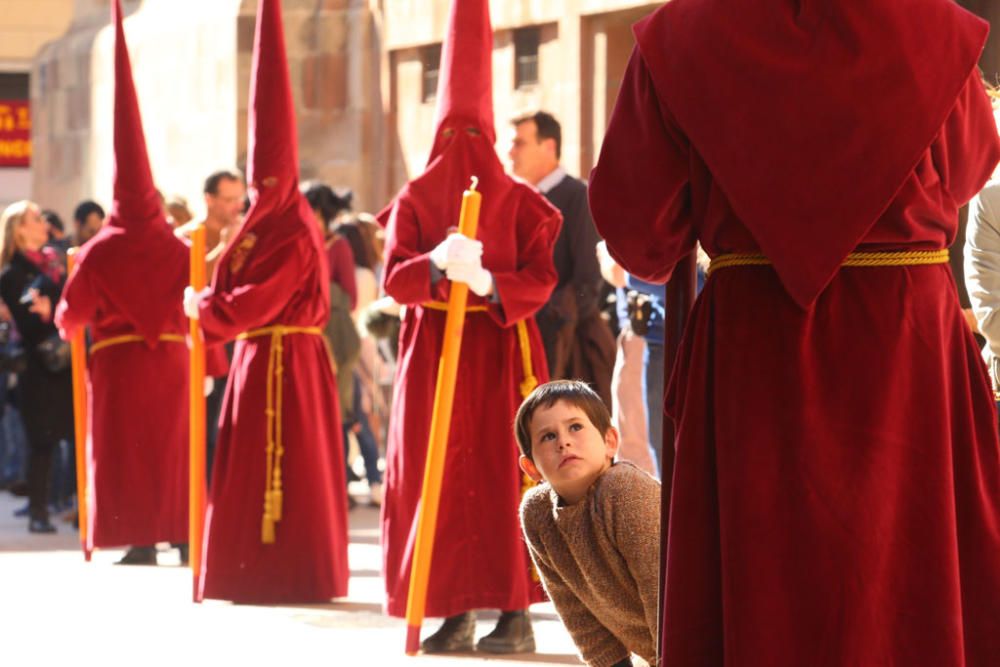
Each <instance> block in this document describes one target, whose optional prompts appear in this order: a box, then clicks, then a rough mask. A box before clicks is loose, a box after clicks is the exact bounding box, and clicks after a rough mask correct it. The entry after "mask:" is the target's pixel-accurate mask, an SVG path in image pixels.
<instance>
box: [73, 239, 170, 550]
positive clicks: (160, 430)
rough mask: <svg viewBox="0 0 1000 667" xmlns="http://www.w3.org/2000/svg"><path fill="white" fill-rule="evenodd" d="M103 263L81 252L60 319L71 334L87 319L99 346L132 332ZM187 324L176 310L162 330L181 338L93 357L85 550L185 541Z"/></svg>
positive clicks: (126, 346) (105, 350) (132, 344)
mask: <svg viewBox="0 0 1000 667" xmlns="http://www.w3.org/2000/svg"><path fill="white" fill-rule="evenodd" d="M163 224H164V226H165V225H166V223H163ZM160 240H162V241H164V242H166V243H170V242H171V240H172V239H171V238H170V237H169V236H168V235H164V236H163V238H162V239H160ZM178 245H180V243H179V242H178ZM91 253H93V251H91ZM175 259H176V260H177V266H178V270H177V271H174V273H176V274H178V275H179V276H181V279H180V280H175V281H174V282H175V284H176V290H175V291H176V293H175V294H174V299H173V300H174V302H175V303H176V302H177V299H180V297H181V293H182V291H183V289H184V277H183V276H184V274H186V272H187V264H186V262H185V261H184V260H185V259H186V258H185V255H184V252H183V248H180V252H179V253H177V256H176V257H175ZM107 268H108V267H106V266H105V265H102V264H101V263H100V261H99V259H98V258H96V257H94V258H92V259H91V261H87V255H84V256H83V258H82V261H81V262H80V264H79V265H78V267H77V269H76V271H74V273H73V275H72V276H70V279H69V281H68V282H67V283H66V288H65V289H64V290H63V295H62V302H61V305H60V308H59V312H58V317H57V323H58V325H59V328H60V329H61V330H62V331H64V332H67V333H65V334H64V336H65V337H66V338H67V339H68V338H69V336H70V333H69V332H72V331H73V330H75V329H77V328H80V327H84V326H87V325H88V324H89V325H90V331H91V336H92V344H93V345H99V344H100V343H101V342H102V341H106V340H108V339H111V338H116V337H118V336H125V335H134V334H135V333H136V327H135V325H134V324H133V323H132V322H131V321H130V320H129V319H128V318H127V317H125V316H124V315H123V314H122V312H121V311H120V310H118V309H117V308H116V307H115V304H114V301H113V297H109V295H108V294H107V291H106V289H107V288H106V285H107V283H106V282H105V281H103V280H102V279H101V276H98V275H95V274H99V273H105V272H106V271H107ZM105 277H106V276H105ZM153 278H154V276H153V275H151V276H150V279H153ZM186 329H187V320H186V319H185V318H184V314H183V313H182V312H181V309H180V307H179V306H178V307H176V308H175V312H173V313H172V314H171V316H170V318H169V319H168V321H167V322H166V323H165V324H164V325H162V331H163V333H164V334H172V335H174V336H177V337H179V338H180V340H179V341H157V342H156V343H155V344H153V345H150V344H149V343H147V342H146V341H134V342H128V343H122V344H118V345H112V346H109V347H104V348H101V349H97V350H96V351H94V352H92V353H91V354H90V356H89V359H88V363H87V366H88V372H89V375H88V378H89V383H88V385H87V393H88V396H89V408H90V409H89V411H88V415H87V424H88V426H89V433H88V437H87V479H88V481H89V486H88V489H87V491H88V494H87V508H88V509H87V519H88V526H89V530H88V533H87V538H88V544H87V548H88V549H93V548H94V547H113V546H123V545H132V544H155V543H156V542H174V543H186V542H187V541H188V419H187V416H188V348H187V345H186V344H185V342H184V336H185V334H186Z"/></svg>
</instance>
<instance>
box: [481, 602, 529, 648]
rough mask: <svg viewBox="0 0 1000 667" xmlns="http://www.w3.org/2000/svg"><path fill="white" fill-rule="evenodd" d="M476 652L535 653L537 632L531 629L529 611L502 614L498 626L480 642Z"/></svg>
mask: <svg viewBox="0 0 1000 667" xmlns="http://www.w3.org/2000/svg"><path fill="white" fill-rule="evenodd" d="M476 650H477V651H483V652H484V653H534V652H535V632H534V631H533V630H532V629H531V618H530V617H529V616H528V610H527V609H521V610H519V611H505V612H503V613H502V614H500V620H499V621H497V626H496V627H495V628H493V632H491V633H490V634H488V635H486V636H485V637H482V638H481V639H480V640H479V642H478V643H477V644H476Z"/></svg>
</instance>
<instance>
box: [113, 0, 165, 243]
mask: <svg viewBox="0 0 1000 667" xmlns="http://www.w3.org/2000/svg"><path fill="white" fill-rule="evenodd" d="M111 21H112V22H113V23H114V24H115V118H114V121H115V128H114V147H115V163H114V201H113V203H112V205H111V214H110V215H109V216H108V220H107V223H106V224H108V225H112V226H116V227H130V226H136V225H150V224H158V223H162V224H164V225H165V224H166V222H167V221H166V216H165V215H164V213H163V207H162V206H161V205H160V198H159V195H157V193H156V187H155V186H154V185H153V174H152V171H151V170H150V168H149V156H148V155H147V153H146V138H145V135H144V134H143V131H142V117H141V116H140V115H139V99H138V98H137V97H136V94H135V82H134V81H133V79H132V65H131V62H130V61H129V55H128V46H127V44H126V43H125V30H124V28H123V26H122V7H121V1H120V0H112V1H111Z"/></svg>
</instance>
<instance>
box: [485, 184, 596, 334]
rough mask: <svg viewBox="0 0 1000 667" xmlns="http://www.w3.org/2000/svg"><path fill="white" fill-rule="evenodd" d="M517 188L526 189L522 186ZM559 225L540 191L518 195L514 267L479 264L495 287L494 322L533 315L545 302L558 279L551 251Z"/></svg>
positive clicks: (510, 322) (559, 219)
mask: <svg viewBox="0 0 1000 667" xmlns="http://www.w3.org/2000/svg"><path fill="white" fill-rule="evenodd" d="M518 188H519V189H520V188H524V189H525V190H527V188H525V186H518ZM560 227H562V214H560V213H559V212H558V211H557V210H556V209H555V208H554V207H552V206H550V205H549V204H548V203H547V202H545V201H544V200H542V198H541V195H536V194H535V193H533V192H530V193H528V194H526V195H525V196H523V197H522V205H521V207H520V208H519V211H518V220H517V263H516V266H517V268H516V269H515V270H513V271H501V270H493V269H492V268H491V267H490V266H489V260H485V261H484V262H483V267H484V268H486V269H487V270H488V271H490V273H492V274H493V284H494V286H495V287H496V296H497V299H496V302H495V303H491V304H490V306H489V308H490V315H491V316H492V317H493V319H494V320H495V321H496V322H497V324H499V325H501V326H505V327H509V326H513V325H514V324H516V323H517V322H519V321H520V320H524V319H527V318H529V317H531V316H533V315H534V314H535V313H536V312H537V311H538V309H539V308H541V307H542V306H544V305H545V304H546V302H548V300H549V297H550V296H551V295H552V290H553V289H555V286H556V284H557V283H558V282H559V274H558V273H557V272H556V268H555V264H554V263H553V260H552V252H553V247H554V246H555V242H556V237H557V236H559V229H560ZM594 252H595V253H596V252H597V251H596V249H595V250H594Z"/></svg>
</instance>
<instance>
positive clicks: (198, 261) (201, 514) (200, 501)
mask: <svg viewBox="0 0 1000 667" xmlns="http://www.w3.org/2000/svg"><path fill="white" fill-rule="evenodd" d="M190 282H191V286H192V287H193V288H194V289H195V290H201V289H204V287H205V226H204V225H199V226H198V227H197V228H196V229H195V230H194V231H193V232H192V234H191V269H190ZM189 326H190V336H189V338H190V340H191V343H190V345H191V361H190V405H189V410H188V412H189V419H190V426H189V434H190V450H189V478H188V482H189V493H188V512H189V515H188V516H189V520H188V556H189V563H190V564H191V572H192V574H193V597H194V600H195V601H197V600H198V577H199V576H200V575H201V541H202V532H203V530H204V527H205V488H206V481H205V341H204V338H202V333H201V325H200V324H199V322H198V320H190V321H189Z"/></svg>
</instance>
